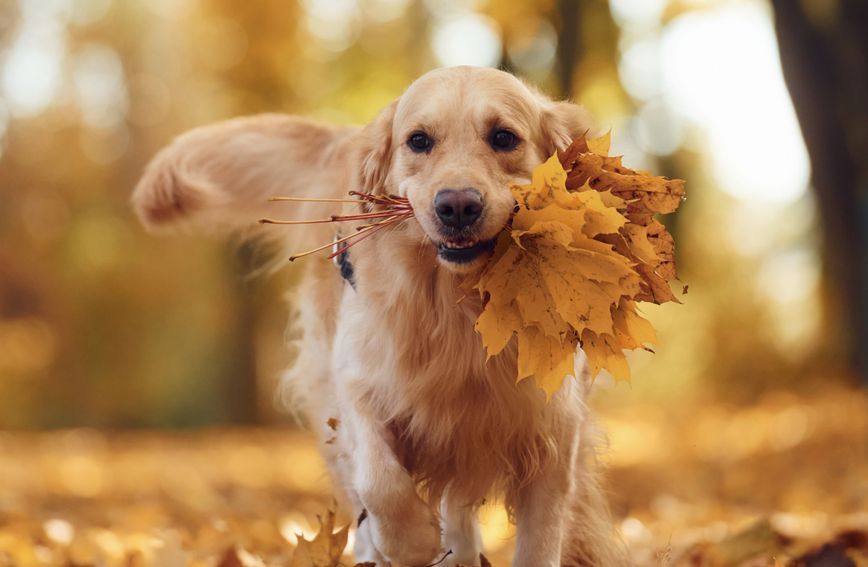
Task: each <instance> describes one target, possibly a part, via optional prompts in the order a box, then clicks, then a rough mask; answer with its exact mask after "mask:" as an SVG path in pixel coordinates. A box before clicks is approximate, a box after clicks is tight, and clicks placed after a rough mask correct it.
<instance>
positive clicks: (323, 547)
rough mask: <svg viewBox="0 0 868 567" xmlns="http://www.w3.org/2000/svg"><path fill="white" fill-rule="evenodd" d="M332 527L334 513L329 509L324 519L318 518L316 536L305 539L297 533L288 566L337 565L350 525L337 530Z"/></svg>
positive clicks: (333, 524) (345, 544)
mask: <svg viewBox="0 0 868 567" xmlns="http://www.w3.org/2000/svg"><path fill="white" fill-rule="evenodd" d="M334 529H335V513H334V511H333V510H329V511H328V512H327V513H326V517H325V519H324V520H323V519H322V518H320V529H319V533H317V535H316V537H314V538H313V539H312V540H311V541H307V540H306V539H304V537H302V536H301V535H300V534H299V536H298V547H296V548H295V553H293V555H292V562H291V563H290V564H289V567H338V565H339V564H340V560H341V555H343V553H344V548H345V547H346V546H347V538H348V537H349V533H350V526H349V525H347V526H344V527H343V528H341V529H340V530H338V531H337V532H335V531H334Z"/></svg>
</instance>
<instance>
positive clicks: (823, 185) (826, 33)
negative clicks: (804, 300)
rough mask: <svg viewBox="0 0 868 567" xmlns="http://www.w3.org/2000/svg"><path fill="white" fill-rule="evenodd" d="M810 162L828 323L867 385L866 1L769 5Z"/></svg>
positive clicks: (777, 0)
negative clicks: (819, 222) (829, 310)
mask: <svg viewBox="0 0 868 567" xmlns="http://www.w3.org/2000/svg"><path fill="white" fill-rule="evenodd" d="M772 5H773V6H774V11H775V27H776V29H777V34H778V42H779V45H780V53H781V63H782V65H783V70H784V78H785V80H786V82H787V86H788V87H789V90H790V93H791V95H792V99H793V103H794V105H795V109H796V114H797V115H798V118H799V122H800V123H801V127H802V132H803V134H804V136H805V143H806V145H807V147H808V152H809V154H810V157H811V167H812V170H813V185H814V188H815V192H816V196H817V200H818V206H819V211H820V215H821V217H822V224H823V239H824V249H823V252H824V262H825V269H826V274H827V276H828V282H829V284H830V285H829V292H830V293H829V294H828V295H829V296H830V302H829V303H830V307H831V308H832V313H831V316H832V318H833V321H832V322H833V323H837V326H838V327H839V328H840V329H841V334H842V336H841V337H840V338H841V340H842V343H841V348H842V349H843V352H842V353H841V354H843V355H844V356H846V359H847V360H846V362H847V363H848V364H849V366H850V367H851V368H853V369H854V370H855V371H857V372H858V373H859V375H860V376H861V378H862V380H863V382H864V383H865V384H868V159H866V156H868V2H865V0H837V1H829V2H806V1H804V0H803V1H799V0H772Z"/></svg>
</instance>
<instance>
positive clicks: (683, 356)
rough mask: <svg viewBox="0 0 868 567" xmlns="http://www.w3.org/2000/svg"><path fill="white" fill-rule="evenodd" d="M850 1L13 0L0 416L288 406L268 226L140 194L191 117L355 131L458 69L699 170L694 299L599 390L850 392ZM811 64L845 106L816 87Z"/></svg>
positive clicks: (628, 147)
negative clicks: (193, 213)
mask: <svg viewBox="0 0 868 567" xmlns="http://www.w3.org/2000/svg"><path fill="white" fill-rule="evenodd" d="M857 4H859V1H858V0H853V1H850V2H848V1H846V0H801V1H800V0H781V2H774V3H769V2H766V1H763V0H611V1H610V2H605V1H603V0H585V1H577V0H533V1H531V0H513V1H509V2H506V1H503V2H500V1H493V0H491V1H488V2H486V1H485V0H444V1H436V0H251V1H248V2H235V1H231V0H17V1H16V0H2V2H0V428H7V429H38V428H54V427H68V426H97V427H111V428H127V427H188V426H201V425H213V424H225V423H274V422H280V421H286V420H287V418H286V417H285V416H284V414H283V413H282V412H281V411H280V404H279V403H278V402H276V401H275V400H276V399H277V397H276V395H275V392H277V391H279V388H278V382H279V377H280V374H281V370H282V369H283V368H284V367H286V365H288V364H289V363H290V362H291V353H288V352H286V351H285V347H284V342H283V339H282V337H283V333H284V326H285V321H286V308H285V305H284V303H283V293H284V290H285V288H286V284H287V283H288V282H290V281H291V280H292V278H293V277H294V273H293V269H295V268H287V269H286V270H285V271H284V272H283V273H280V274H278V275H276V276H271V277H267V278H266V277H253V276H252V275H251V274H252V273H253V272H254V271H255V268H256V266H258V265H260V264H261V262H262V257H261V255H260V254H259V253H258V252H257V251H256V250H255V249H254V248H253V247H251V246H250V245H247V244H244V243H238V242H233V243H228V244H227V243H226V242H225V241H223V240H220V239H218V238H212V239H208V238H204V237H199V236H192V235H179V236H174V237H168V238H155V237H153V236H149V235H147V234H145V233H144V231H143V230H142V229H141V228H140V227H139V226H138V225H137V223H136V222H135V219H134V218H133V217H132V215H131V214H130V210H129V207H128V204H127V202H128V198H129V195H130V191H131V189H132V187H133V186H134V184H135V182H136V180H137V178H138V176H139V175H140V173H141V171H142V169H143V167H144V165H145V164H146V163H147V161H148V159H149V158H150V157H151V156H152V155H153V154H154V153H155V152H156V151H157V150H158V149H159V148H160V147H161V146H163V145H164V144H166V143H167V142H168V141H169V140H170V139H171V138H172V137H173V136H175V135H177V134H179V133H181V132H183V131H184V130H186V129H189V128H191V127H194V126H198V125H202V124H207V123H210V122H214V121H217V120H221V119H224V118H229V117H232V116H236V115H241V114H249V113H256V112H266V111H278V112H288V113H298V114H304V115H308V116H313V117H317V118H321V119H324V120H330V121H335V122H340V123H362V122H365V121H367V120H370V119H371V118H373V117H374V116H375V115H376V113H377V111H378V110H379V109H380V108H382V107H383V106H385V105H386V104H387V103H388V102H389V101H391V100H392V99H394V98H395V97H397V96H398V95H400V93H401V92H402V91H403V90H404V89H405V88H406V87H407V85H408V84H409V83H410V82H411V81H412V80H413V79H414V78H415V77H417V76H419V75H420V74H422V73H424V72H425V71H427V70H429V69H432V68H434V67H437V66H444V65H454V64H474V65H490V66H501V67H503V68H506V69H508V70H510V71H512V72H514V73H516V74H517V75H519V76H521V77H523V78H525V79H526V80H528V81H529V82H531V83H533V84H536V85H538V86H540V87H541V88H542V89H543V90H545V91H546V92H548V93H550V94H551V95H553V96H556V97H572V98H574V99H575V100H577V101H580V102H582V103H583V104H585V105H586V106H587V107H588V108H589V109H590V110H591V111H592V112H593V113H594V114H595V115H596V116H597V118H598V122H599V125H600V126H601V127H602V128H603V129H609V128H611V129H612V130H613V135H614V150H615V151H616V152H617V153H623V154H624V155H625V162H626V163H627V164H628V165H630V166H632V167H636V168H640V169H648V170H651V171H654V172H658V173H662V174H665V175H668V176H672V177H681V178H684V179H687V180H688V194H689V198H688V200H687V201H686V202H685V203H684V205H683V207H682V210H681V211H680V212H679V213H678V215H677V216H676V217H675V218H673V219H671V221H670V222H671V224H672V227H673V230H674V232H675V236H676V241H677V242H678V246H679V262H680V270H681V274H682V279H683V281H684V282H685V283H687V284H689V286H690V290H689V293H688V295H687V296H685V298H684V304H683V305H666V306H663V307H656V306H649V307H648V308H647V313H648V314H649V315H650V316H651V317H652V319H653V321H654V323H655V325H656V326H657V327H658V329H659V330H660V344H659V348H658V349H657V354H656V355H653V356H652V355H650V354H647V353H642V354H638V355H636V356H635V357H634V358H633V364H634V368H635V372H634V379H633V382H632V384H631V385H626V384H619V385H617V386H615V387H611V388H603V389H602V390H603V391H602V392H601V394H600V396H599V397H600V400H599V403H600V404H601V405H602V406H604V407H609V408H610V409H611V408H626V411H627V413H629V408H631V407H634V404H636V403H637V402H639V401H641V402H643V403H646V404H650V405H653V406H657V407H658V408H667V410H668V408H678V409H677V411H680V412H691V411H693V412H697V411H699V409H698V408H701V407H702V404H703V403H704V402H706V401H708V400H716V401H718V402H719V401H721V400H723V401H725V402H727V403H733V404H742V403H747V402H753V401H755V400H757V399H758V398H761V397H763V396H768V395H771V394H769V393H770V392H771V393H773V392H776V391H780V390H789V391H793V392H796V393H797V394H798V395H802V394H804V395H809V394H811V393H812V392H815V391H816V390H818V389H820V388H826V387H832V386H835V385H842V384H843V385H846V384H855V383H857V382H858V378H857V376H858V373H859V371H860V364H861V363H860V362H859V357H860V353H864V352H866V351H868V345H865V342H866V341H865V333H864V329H863V328H862V327H863V326H864V321H865V319H866V317H864V314H865V305H864V299H865V293H864V292H865V289H866V288H865V285H864V281H865V277H864V276H865V270H866V264H868V257H866V255H865V254H864V246H865V242H866V240H868V239H866V238H865V236H864V234H862V233H863V232H864V229H860V227H861V226H864V223H861V221H860V215H861V216H862V218H864V216H865V210H866V206H865V204H864V185H865V179H866V176H865V175H864V166H863V171H862V174H860V173H859V170H858V167H857V166H856V165H855V164H856V163H857V160H856V159H855V156H863V158H864V155H868V153H866V152H862V153H859V151H861V150H860V148H865V140H866V133H865V124H866V122H864V121H863V119H864V112H865V110H864V109H865V104H864V101H865V100H868V98H861V99H860V98H859V93H860V92H868V91H866V90H863V91H859V89H864V87H865V85H864V83H865V75H864V73H863V74H862V75H859V73H856V72H853V71H852V70H853V69H856V68H861V69H864V68H868V67H864V66H863V67H859V66H858V64H859V63H860V61H861V62H862V63H864V56H865V51H864V50H863V51H859V49H861V48H864V40H860V39H858V33H857V32H858V29H859V27H858V26H855V31H854V29H851V28H853V25H852V23H853V22H854V21H865V20H864V7H861V6H857ZM857 15H858V16H860V17H862V18H863V19H862V20H859V19H858V18H856V17H855V16H857ZM776 17H777V18H778V24H779V30H778V31H779V32H782V33H781V34H780V37H781V39H782V40H783V41H785V42H787V43H786V45H791V46H801V48H803V49H806V50H808V51H806V53H807V54H808V55H807V56H806V57H805V58H800V57H796V56H795V55H793V56H791V57H790V58H789V60H788V58H787V52H786V51H785V53H784V55H785V57H784V62H785V64H787V65H788V67H787V68H785V69H784V71H785V73H782V69H781V59H780V57H779V51H778V36H776V32H775V18H776ZM799 26H802V27H799ZM847 26H850V27H849V28H847ZM839 28H840V29H839ZM844 28H846V29H844ZM848 30H849V31H848ZM863 31H864V30H863ZM806 34H808V35H809V34H813V35H810V37H808V35H806ZM848 34H849V35H848ZM848 38H849V40H848ZM854 38H855V39H854ZM832 39H834V42H832ZM808 40H810V41H808ZM811 41H813V42H814V43H811ZM848 41H850V43H847V42H848ZM858 41H862V42H863V43H862V44H859V43H858ZM830 42H832V43H833V44H834V45H832V43H830ZM854 42H856V43H854ZM822 46H825V47H826V48H828V49H827V51H828V57H829V58H828V59H827V60H825V63H824V61H817V60H816V57H814V55H816V54H817V53H822V50H821V47H822ZM817 50H820V51H817ZM836 50H840V53H842V54H843V55H841V57H838V58H836V57H837V55H836V54H837V53H838V51H836ZM811 54H814V55H811ZM812 57H813V59H812ZM860 57H861V59H860ZM842 61H843V62H847V65H852V67H847V66H845V65H844V63H842ZM811 63H815V64H816V65H815V67H814V68H811V67H810V66H806V65H808V64H811ZM839 63H840V64H839ZM836 65H837V66H836ZM848 69H849V72H848ZM820 71H822V72H824V73H827V75H829V76H825V77H822V81H820V80H817V81H811V78H812V77H815V75H814V74H812V73H817V72H820ZM784 74H786V76H787V79H788V81H789V83H790V86H791V87H792V88H793V89H794V90H793V93H795V94H797V95H799V94H801V95H802V96H801V97H800V96H796V97H795V100H796V102H797V103H799V105H802V106H800V108H798V109H797V110H798V113H797V112H795V111H794V107H793V103H792V100H793V99H792V98H791V96H790V93H789V92H788V90H787V87H786V84H785V81H784ZM860 77H861V78H860ZM800 81H801V82H800ZM835 81H838V83H837V84H838V86H840V87H842V88H837V87H836V83H835ZM818 83H822V84H823V85H825V88H826V91H824V93H825V95H828V96H839V95H840V96H841V97H843V98H842V100H839V101H837V102H835V101H833V100H831V99H828V98H827V99H823V98H817V97H819V96H820V95H823V94H824V93H819V94H817V93H815V92H814V91H812V90H811V88H812V85H814V84H818ZM844 87H846V88H844ZM798 89H801V90H798ZM827 91H831V92H827ZM815 95H816V96H815ZM859 100H861V103H857V101H859ZM842 101H843V102H842ZM832 111H834V113H835V116H834V120H832V118H828V117H824V116H825V115H824V113H827V114H828V113H829V112H832ZM797 115H798V117H799V118H800V119H801V120H802V125H803V126H805V125H806V124H807V125H808V126H811V125H812V124H813V125H814V126H816V125H817V124H820V125H821V126H822V125H825V126H826V127H825V129H823V128H820V131H818V130H817V129H816V128H814V129H813V130H810V128H808V129H806V130H805V131H811V132H812V138H811V139H810V140H809V144H808V146H809V147H810V148H811V150H812V152H811V155H810V157H809V153H808V150H807V149H806V145H805V141H804V140H803V137H802V133H801V130H800V124H799V121H798V119H797ZM830 121H831V122H830ZM823 136H826V137H825V138H824V137H823ZM829 140H832V142H830V141H829ZM811 142H813V144H812V143H811ZM833 142H835V143H833ZM836 143H837V144H838V145H836ZM824 151H826V156H827V157H829V156H830V155H831V156H832V157H835V156H837V158H839V161H838V162H835V161H834V160H833V161H832V162H829V160H828V159H827V160H826V161H823V158H822V155H821V154H822V152H824ZM829 152H836V153H835V154H829ZM848 152H849V153H848ZM818 156H819V157H818ZM848 156H849V157H848ZM850 158H852V159H850ZM818 160H819V161H818ZM840 160H844V162H845V164H846V162H847V160H850V165H852V166H853V168H852V170H846V168H845V171H844V173H843V174H841V167H842V166H841V163H840ZM812 164H814V166H815V171H814V173H815V175H814V180H815V182H814V183H813V184H812V183H811V165H812ZM818 167H819V168H821V169H822V168H823V167H825V168H826V169H824V170H822V171H817V168H818ZM829 171H834V172H837V173H836V175H837V177H835V178H834V183H833V186H831V187H830V186H829V178H828V177H827V176H826V174H827V173H828V172H829ZM848 171H849V173H848ZM821 174H822V175H821ZM841 175H843V177H841ZM824 183H825V185H824ZM821 186H822V187H821ZM859 187H862V189H861V190H860V189H859ZM860 191H862V192H861V193H860ZM860 230H861V231H862V232H860ZM860 345H864V346H866V348H860ZM602 382H605V380H602ZM673 411H676V410H673ZM797 417H798V416H797ZM797 421H798V420H797ZM803 434H804V432H803Z"/></svg>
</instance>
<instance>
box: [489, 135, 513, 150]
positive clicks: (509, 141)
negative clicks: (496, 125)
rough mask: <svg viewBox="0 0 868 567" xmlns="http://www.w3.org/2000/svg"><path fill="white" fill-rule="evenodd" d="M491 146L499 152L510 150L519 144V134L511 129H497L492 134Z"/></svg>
mask: <svg viewBox="0 0 868 567" xmlns="http://www.w3.org/2000/svg"><path fill="white" fill-rule="evenodd" d="M490 143H491V147H492V148H494V149H495V150H497V151H499V152H508V151H509V150H513V149H515V147H516V146H517V145H518V136H516V135H515V134H513V133H512V132H510V131H509V130H495V131H494V132H492V134H491V142H490Z"/></svg>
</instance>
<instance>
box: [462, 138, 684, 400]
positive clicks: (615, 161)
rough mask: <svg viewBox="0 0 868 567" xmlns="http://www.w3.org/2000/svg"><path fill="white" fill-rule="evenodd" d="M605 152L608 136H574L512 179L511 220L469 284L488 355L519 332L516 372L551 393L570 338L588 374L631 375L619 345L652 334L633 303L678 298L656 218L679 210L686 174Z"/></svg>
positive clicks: (564, 367)
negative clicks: (662, 173)
mask: <svg viewBox="0 0 868 567" xmlns="http://www.w3.org/2000/svg"><path fill="white" fill-rule="evenodd" d="M608 151H609V136H608V135H606V136H604V137H602V138H598V139H591V140H588V139H586V138H585V137H581V138H579V139H576V140H575V141H574V142H573V143H572V144H571V145H570V146H569V147H568V148H567V149H566V150H565V151H563V152H561V153H560V154H556V155H553V156H552V157H551V158H550V159H549V160H548V161H546V162H545V163H543V164H542V165H540V166H539V167H537V168H536V169H535V170H534V171H533V176H532V180H531V183H530V184H528V185H516V186H512V187H511V190H512V192H513V195H514V196H515V199H516V202H517V206H516V211H515V214H514V216H513V218H512V225H511V227H510V230H509V231H508V232H507V233H504V234H502V235H501V237H500V238H499V241H498V244H497V247H496V249H495V253H494V257H493V258H492V260H491V261H490V262H489V263H488V265H487V266H486V268H485V269H484V271H483V272H482V274H481V276H480V277H479V280H478V282H477V283H476V286H475V287H476V289H477V290H478V291H479V292H480V294H481V295H482V296H483V298H484V299H485V306H484V309H483V311H482V314H481V315H480V316H479V319H478V320H477V322H476V330H477V331H478V332H479V333H480V334H481V335H482V340H483V343H484V345H485V348H486V350H487V353H488V356H489V357H491V356H495V355H496V354H498V353H500V352H501V351H502V350H503V349H504V348H506V346H507V345H508V344H509V343H510V341H511V340H512V338H513V336H517V343H518V376H517V380H522V379H524V378H527V377H531V376H532V377H534V379H535V380H536V382H537V384H538V385H539V386H540V387H541V388H542V389H543V390H545V391H546V393H547V394H548V395H551V394H553V393H554V392H556V391H557V390H558V389H559V388H560V386H561V383H562V381H563V380H564V378H565V377H566V376H568V375H570V374H572V373H573V372H574V357H575V354H576V350H577V348H578V347H581V348H582V350H583V351H584V352H585V354H586V355H587V358H588V362H589V365H590V369H591V372H592V375H593V376H596V375H597V374H598V373H599V371H600V370H602V369H606V370H608V371H609V372H610V373H611V374H612V375H613V376H614V377H615V378H616V379H623V380H627V379H629V377H630V368H629V366H628V364H627V360H626V358H625V356H624V350H625V349H636V348H646V349H649V350H650V348H649V347H648V345H649V344H651V343H653V342H654V341H655V340H656V335H655V332H654V328H653V327H652V326H651V324H650V323H649V322H648V320H646V319H645V318H644V317H643V316H642V315H641V314H640V313H639V311H638V308H637V302H639V301H650V302H653V303H658V304H659V303H663V302H666V301H678V300H677V298H676V297H675V295H674V294H673V293H672V291H671V289H670V288H669V282H670V281H671V280H673V279H675V278H676V277H677V274H676V270H675V261H674V251H675V246H674V241H673V239H672V236H671V235H670V234H669V233H668V232H667V231H666V228H665V227H664V226H663V225H662V224H661V223H660V222H659V221H657V220H655V218H654V216H655V214H658V213H661V214H662V213H671V212H673V211H675V209H677V208H678V205H679V204H680V202H681V200H682V198H683V196H684V182H683V181H681V180H670V179H666V178H664V177H657V176H653V175H650V174H648V173H645V172H640V171H634V170H632V169H629V168H627V167H625V166H624V165H623V164H622V163H621V158H620V157H610V156H609V155H608Z"/></svg>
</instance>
